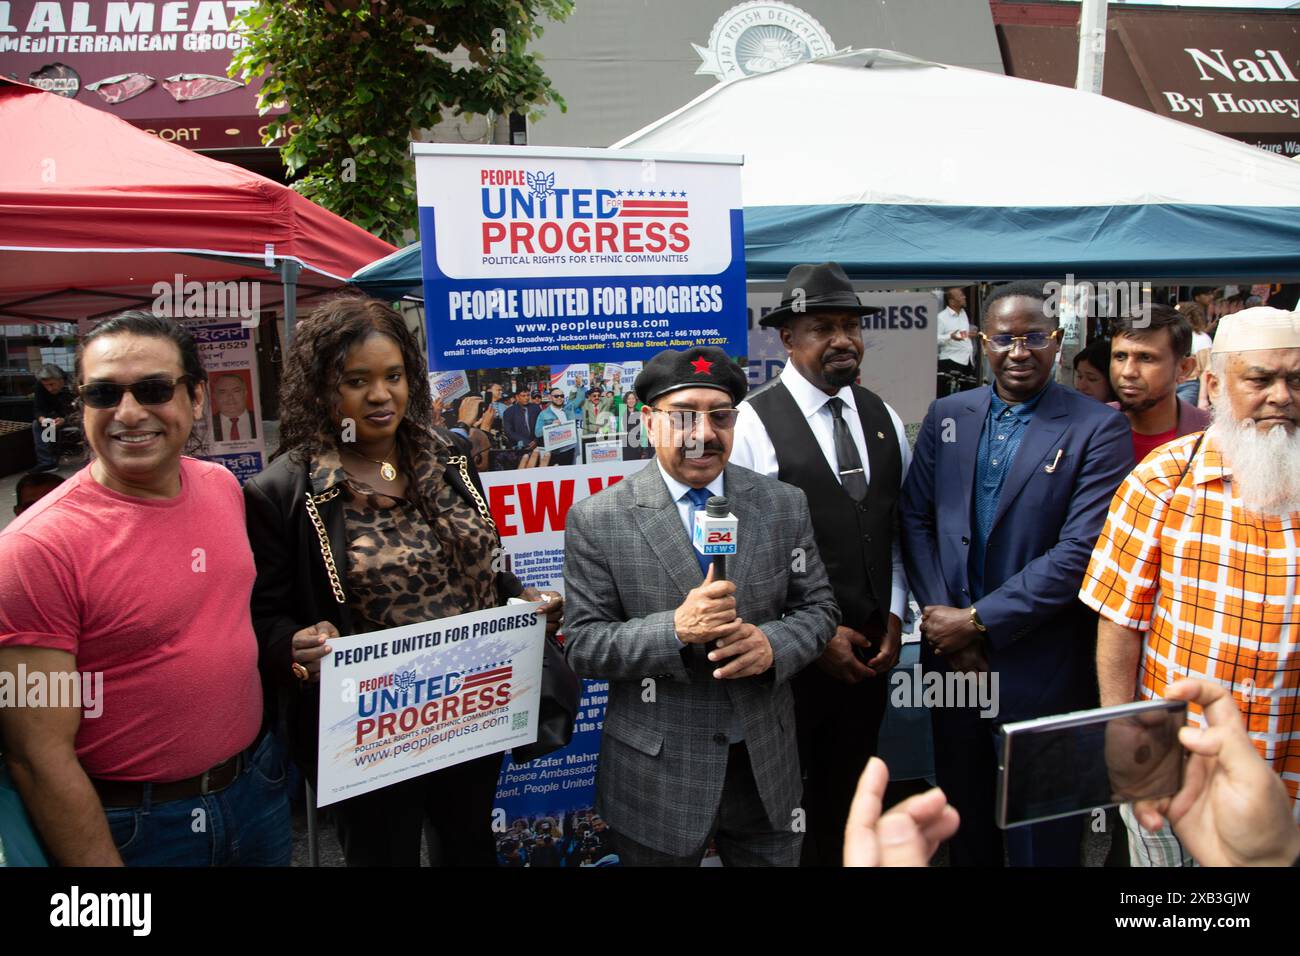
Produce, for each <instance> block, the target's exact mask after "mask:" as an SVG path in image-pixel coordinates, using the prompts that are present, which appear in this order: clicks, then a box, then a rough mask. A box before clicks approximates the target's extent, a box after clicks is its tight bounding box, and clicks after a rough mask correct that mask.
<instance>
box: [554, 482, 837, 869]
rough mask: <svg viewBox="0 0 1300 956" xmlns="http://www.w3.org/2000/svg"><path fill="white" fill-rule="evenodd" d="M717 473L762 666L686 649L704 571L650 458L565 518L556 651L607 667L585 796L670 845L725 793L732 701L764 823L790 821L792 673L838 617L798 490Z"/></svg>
mask: <svg viewBox="0 0 1300 956" xmlns="http://www.w3.org/2000/svg"><path fill="white" fill-rule="evenodd" d="M724 484H725V491H726V495H727V498H728V500H729V501H730V502H731V510H732V513H733V514H734V515H735V516H736V518H737V520H738V521H739V533H738V544H739V548H738V551H737V554H736V555H735V557H733V558H731V559H729V560H728V562H727V571H728V574H727V576H728V577H729V578H730V579H731V580H733V581H735V582H736V605H737V613H738V614H739V616H740V617H742V618H743V619H744V620H746V621H749V622H750V623H753V624H756V625H757V626H759V627H761V628H762V629H763V633H764V634H766V635H767V638H768V640H769V641H770V642H771V645H772V654H773V666H772V667H771V668H769V670H768V671H767V672H766V673H764V674H761V675H759V676H758V677H745V678H739V679H735V680H717V679H716V678H714V677H713V676H712V670H713V668H714V667H715V666H716V665H712V664H710V663H709V661H708V660H707V659H706V658H705V657H704V656H703V649H702V648H696V647H692V648H690V649H688V650H687V651H686V653H683V652H682V650H681V645H680V644H679V643H678V641H677V638H676V635H675V633H674V629H673V612H674V611H675V610H676V609H677V607H678V606H679V605H680V604H681V603H682V602H683V601H684V600H685V599H686V593H687V591H689V590H691V589H692V588H694V587H696V586H698V585H699V583H700V581H701V580H702V577H703V575H701V574H700V566H699V563H698V562H697V561H696V558H695V551H694V549H693V547H692V546H691V543H690V539H689V537H688V536H687V534H686V529H685V528H684V527H683V526H682V522H681V518H680V517H679V515H678V511H677V507H676V505H675V504H674V502H673V501H672V499H671V498H670V497H669V494H668V487H667V486H666V485H665V484H664V480H663V477H662V476H661V475H660V474H659V469H658V468H656V467H655V466H654V465H653V464H650V465H647V466H646V467H645V468H644V469H642V470H641V471H639V472H637V474H635V475H633V476H632V477H630V478H627V479H626V480H624V481H621V482H619V483H618V484H616V485H614V486H612V487H611V488H608V489H607V490H605V491H602V492H601V493H600V494H597V495H593V496H592V497H590V498H588V499H586V500H585V501H581V502H579V503H578V504H577V505H575V506H574V507H573V509H572V510H570V511H569V514H568V518H567V519H566V527H565V535H564V546H565V553H564V584H565V615H564V619H565V627H564V630H565V635H566V637H565V653H566V654H567V656H568V659H569V662H570V664H572V666H573V668H574V670H576V671H577V672H578V673H579V674H580V675H581V676H583V677H586V678H591V679H596V680H608V681H609V682H610V687H609V703H608V706H607V708H606V711H605V724H604V728H603V736H602V741H601V749H600V764H599V767H598V770H597V773H596V809H597V811H598V812H599V813H600V814H601V815H602V816H604V817H605V818H606V819H607V820H609V822H610V825H611V826H612V827H613V828H614V829H615V830H616V831H618V832H620V833H623V834H624V835H626V836H627V837H629V838H630V839H632V840H635V841H636V842H638V843H640V844H643V845H644V846H648V847H651V848H653V849H655V850H659V851H660V852H663V853H671V854H673V855H677V856H685V855H688V854H690V853H693V852H695V851H696V850H698V849H699V848H700V847H701V846H702V845H703V843H704V840H705V838H706V837H707V836H708V834H709V830H710V828H711V827H712V825H713V820H714V817H715V815H716V812H717V810H718V807H719V805H720V804H721V801H722V784H723V777H724V774H725V771H726V766H727V751H728V743H727V740H728V738H727V729H728V715H729V713H730V712H731V710H732V708H734V710H735V712H736V713H737V714H739V716H740V717H741V719H742V720H743V722H744V729H745V743H746V745H747V746H748V748H749V757H750V762H751V764H752V765H753V769H754V777H755V780H756V781H757V783H758V791H759V794H760V795H761V797H762V800H763V806H764V809H765V810H766V811H767V815H768V819H769V820H770V822H771V825H772V827H773V828H774V829H784V828H786V827H789V826H790V825H791V823H792V813H793V811H794V809H795V807H796V806H797V805H798V803H799V800H800V793H801V784H800V775H799V755H798V752H797V749H796V746H795V734H794V705H793V702H792V698H791V694H790V687H789V684H788V681H789V680H790V678H791V677H792V676H793V675H794V674H796V673H797V672H798V671H800V670H801V669H802V668H803V667H804V666H805V665H807V664H808V663H810V662H811V661H813V660H814V659H815V658H817V657H818V656H819V655H820V654H821V652H822V649H823V648H824V647H825V646H826V642H827V641H829V640H830V638H831V637H832V636H833V635H834V634H835V628H836V625H837V624H838V623H839V620H840V613H839V608H838V607H837V606H836V604H835V598H834V595H833V594H832V592H831V588H830V584H829V583H828V581H827V578H826V569H825V567H824V566H823V565H822V561H821V557H820V556H819V555H818V553H817V546H816V544H815V543H814V542H813V532H812V519H811V518H810V516H809V513H808V502H807V499H806V498H805V497H804V493H803V492H802V491H800V490H799V489H798V488H795V487H793V486H792V485H786V484H782V483H781V482H779V481H776V480H775V479H772V478H765V477H763V476H762V475H758V474H755V473H754V472H752V471H749V470H748V469H746V468H740V467H738V466H728V467H727V470H726V477H725V479H724ZM797 549H799V550H797ZM646 678H653V679H654V680H653V682H646V681H645V679H646ZM728 705H730V706H728Z"/></svg>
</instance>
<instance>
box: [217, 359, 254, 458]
mask: <svg viewBox="0 0 1300 956" xmlns="http://www.w3.org/2000/svg"><path fill="white" fill-rule="evenodd" d="M254 404H255V402H254V398H253V388H252V370H251V369H227V370H224V371H220V372H209V373H208V407H207V409H205V417H206V418H207V420H208V422H209V423H210V426H211V427H210V428H209V431H208V434H209V435H211V436H212V443H213V445H216V446H222V447H231V446H242V445H243V443H245V442H248V443H252V442H254V441H256V439H257V432H258V425H259V424H260V423H259V422H258V421H257V419H256V418H255V417H254V414H253V406H254Z"/></svg>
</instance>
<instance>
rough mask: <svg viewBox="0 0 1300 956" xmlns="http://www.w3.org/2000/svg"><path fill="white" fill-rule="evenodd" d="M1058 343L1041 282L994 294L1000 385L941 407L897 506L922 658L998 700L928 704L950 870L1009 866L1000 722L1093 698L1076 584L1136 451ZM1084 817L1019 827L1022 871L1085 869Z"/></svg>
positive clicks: (1017, 858) (1090, 636)
mask: <svg viewBox="0 0 1300 956" xmlns="http://www.w3.org/2000/svg"><path fill="white" fill-rule="evenodd" d="M1060 334H1061V333H1060V328H1059V326H1058V320H1057V317H1056V314H1055V310H1054V309H1051V308H1049V307H1048V297H1047V295H1046V294H1045V292H1044V288H1043V284H1042V283H1040V282H1015V283H1009V284H1007V285H1004V286H1001V287H1000V288H998V289H996V290H995V291H994V292H993V293H992V294H991V295H990V296H989V298H988V300H987V301H986V303H985V308H984V318H983V331H982V332H981V338H982V339H983V341H984V344H985V348H986V351H987V354H988V358H989V366H990V368H991V369H992V372H993V378H994V384H993V386H992V387H990V388H983V389H976V390H973V391H968V392H962V393H960V394H957V395H950V396H948V397H946V398H941V399H939V400H938V401H936V402H934V403H932V404H931V405H930V410H929V412H928V413H927V414H926V416H925V422H924V424H922V426H921V433H920V435H919V437H918V438H917V442H916V449H915V452H914V456H913V459H912V467H911V470H910V471H909V472H908V474H907V480H906V481H905V482H904V484H903V491H902V497H901V499H900V511H899V513H900V518H901V522H902V543H903V560H904V564H905V566H906V568H907V577H908V583H909V585H910V587H911V590H912V593H913V594H915V595H916V598H917V601H918V602H919V603H920V604H921V606H922V608H923V614H922V618H921V633H922V635H923V638H924V640H923V641H922V645H921V661H922V664H923V666H924V668H925V670H926V671H927V672H929V671H938V672H947V671H949V670H954V671H959V672H962V673H970V672H977V673H978V674H979V675H980V676H979V677H977V680H980V681H985V682H987V683H986V685H985V689H986V690H988V691H993V692H995V693H996V699H995V701H994V703H995V705H996V706H995V707H981V706H980V705H979V704H976V705H974V706H970V702H969V701H966V702H965V703H966V705H967V706H954V705H955V704H957V703H961V702H960V701H953V700H944V701H942V702H940V703H941V705H940V706H938V707H935V708H934V709H932V710H931V722H932V726H933V729H934V752H935V769H936V772H937V774H938V778H939V785H940V786H941V787H942V788H943V790H944V792H945V793H947V794H948V797H949V799H950V800H951V801H952V804H953V806H955V807H956V808H957V810H958V812H959V813H960V814H961V820H962V826H961V829H960V830H959V831H958V833H957V835H956V836H955V837H954V838H953V840H952V842H951V844H950V847H951V860H952V864H953V865H954V866H1001V865H1002V864H1003V841H1002V834H1001V831H999V830H998V828H997V826H996V824H995V822H994V813H995V808H994V803H995V796H996V789H997V754H996V749H995V747H996V739H995V734H996V732H997V727H998V725H999V724H1000V723H1005V722H1010V721H1013V720H1023V719H1026V718H1030V717H1041V716H1044V715H1047V714H1057V713H1065V712H1067V711H1071V710H1079V709H1082V708H1087V707H1093V706H1096V701H1097V682H1096V676H1095V671H1094V664H1093V649H1094V642H1095V640H1096V629H1097V624H1096V615H1095V614H1093V613H1092V612H1091V611H1089V610H1088V609H1087V608H1086V607H1085V606H1084V605H1083V604H1082V603H1080V602H1079V600H1078V598H1077V595H1078V587H1079V585H1080V584H1081V583H1082V581H1083V573H1084V569H1085V568H1086V567H1087V565H1088V558H1089V556H1090V555H1091V553H1092V549H1093V546H1094V545H1095V544H1096V543H1097V538H1098V536H1099V535H1100V534H1101V528H1102V525H1103V524H1104V523H1105V520H1106V509H1107V506H1108V505H1109V504H1110V500H1111V497H1112V496H1113V495H1114V493H1115V489H1116V488H1118V487H1119V485H1120V482H1122V481H1123V480H1124V477H1125V475H1127V474H1128V472H1129V469H1130V468H1132V464H1133V448H1132V439H1131V437H1130V433H1129V427H1128V421H1127V419H1125V418H1124V416H1123V415H1121V414H1120V413H1119V412H1117V411H1115V410H1114V409H1112V408H1108V407H1107V406H1105V405H1104V404H1102V403H1101V402H1097V401H1095V400H1093V399H1091V398H1089V397H1088V396H1086V395H1083V394H1082V393H1080V392H1076V391H1075V390H1074V389H1069V388H1065V387H1063V386H1061V385H1057V384H1056V383H1055V382H1053V381H1052V373H1053V370H1054V366H1055V361H1056V355H1057V350H1058V348H1059V343H1058V340H1059V338H1060ZM994 676H996V678H997V681H996V683H995V682H994V681H993V680H992V678H993V677H994ZM948 686H952V685H948ZM981 696H982V695H981ZM993 711H996V713H994V712H993ZM1084 822H1085V818H1083V817H1071V818H1067V819H1065V820H1055V821H1050V822H1047V823H1039V824H1034V825H1032V826H1028V827H1018V828H1014V829H1011V830H1008V831H1007V846H1006V849H1007V853H1008V856H1009V858H1010V860H1011V863H1012V865H1018V866H1022V865H1028V866H1051V865H1057V866H1078V865H1079V850H1080V842H1081V838H1082V835H1083V824H1084Z"/></svg>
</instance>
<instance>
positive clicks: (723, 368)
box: [633, 345, 749, 405]
mask: <svg viewBox="0 0 1300 956" xmlns="http://www.w3.org/2000/svg"><path fill="white" fill-rule="evenodd" d="M633 388H634V389H636V394H637V397H638V398H640V399H641V401H643V402H646V403H647V404H649V403H652V402H654V400H655V399H656V398H658V397H659V396H660V395H666V394H668V393H669V392H675V391H677V390H678V389H682V388H716V389H719V390H720V391H723V392H726V393H727V394H728V395H730V396H731V400H732V401H733V402H734V403H735V404H737V405H739V404H740V400H741V399H742V398H744V397H745V393H746V392H747V391H749V381H748V379H747V378H746V375H745V370H744V369H743V368H741V367H740V366H739V365H738V364H736V362H734V361H732V359H731V356H729V355H728V354H727V353H726V352H724V351H722V349H720V348H718V347H717V346H714V345H698V346H696V347H695V348H693V349H687V350H686V351H684V352H678V351H676V350H674V349H665V350H664V351H662V352H660V353H659V354H658V355H656V356H655V357H654V358H652V359H651V360H650V361H648V362H646V363H645V367H644V368H643V369H641V374H640V375H638V376H637V377H636V384H635V385H633Z"/></svg>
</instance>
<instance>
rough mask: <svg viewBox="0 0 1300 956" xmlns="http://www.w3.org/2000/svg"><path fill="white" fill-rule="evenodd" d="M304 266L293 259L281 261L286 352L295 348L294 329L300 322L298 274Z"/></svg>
mask: <svg viewBox="0 0 1300 956" xmlns="http://www.w3.org/2000/svg"><path fill="white" fill-rule="evenodd" d="M300 272H302V266H300V265H299V264H298V263H297V262H295V261H294V260H292V259H281V260H280V287H281V289H282V291H283V293H284V350H285V351H286V352H288V351H289V349H290V348H291V347H292V346H293V327H294V325H295V324H296V323H297V321H298V273H300Z"/></svg>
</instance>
